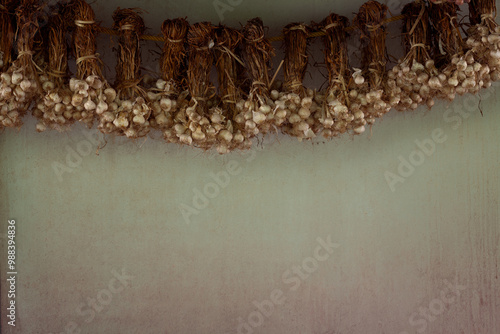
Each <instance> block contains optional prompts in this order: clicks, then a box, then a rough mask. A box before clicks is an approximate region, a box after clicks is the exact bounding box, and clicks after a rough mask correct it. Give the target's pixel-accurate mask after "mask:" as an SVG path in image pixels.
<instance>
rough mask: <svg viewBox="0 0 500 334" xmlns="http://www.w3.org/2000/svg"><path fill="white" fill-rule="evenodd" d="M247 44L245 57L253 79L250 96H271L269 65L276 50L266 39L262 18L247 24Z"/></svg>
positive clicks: (245, 30)
mask: <svg viewBox="0 0 500 334" xmlns="http://www.w3.org/2000/svg"><path fill="white" fill-rule="evenodd" d="M243 36H244V37H245V43H244V44H243V56H244V59H245V64H246V66H247V72H248V74H249V75H250V78H251V79H252V81H253V82H252V88H251V90H250V95H251V96H252V95H258V96H264V97H268V96H269V89H270V87H269V86H270V80H269V63H270V61H271V58H272V56H273V55H274V49H273V47H272V46H271V43H270V42H269V40H267V39H266V38H265V34H264V23H263V22H262V20H261V19H260V18H254V19H252V20H250V21H248V22H247V24H246V25H245V27H244V28H243Z"/></svg>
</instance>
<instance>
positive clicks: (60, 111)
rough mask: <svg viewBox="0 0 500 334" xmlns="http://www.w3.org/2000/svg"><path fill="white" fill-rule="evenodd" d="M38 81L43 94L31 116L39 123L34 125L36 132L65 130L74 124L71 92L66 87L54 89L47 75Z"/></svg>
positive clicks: (52, 82)
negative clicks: (48, 129)
mask: <svg viewBox="0 0 500 334" xmlns="http://www.w3.org/2000/svg"><path fill="white" fill-rule="evenodd" d="M39 80H40V83H41V85H42V90H43V92H44V94H43V95H41V96H40V99H39V100H38V102H37V104H36V106H35V108H34V110H33V116H35V117H36V118H37V119H38V121H39V122H38V124H37V125H36V129H37V131H39V132H42V131H45V130H46V129H47V128H50V129H56V130H59V131H63V130H67V128H68V126H69V125H71V124H72V123H73V122H74V118H73V111H74V107H73V105H72V104H71V99H72V95H73V94H72V92H71V90H70V89H69V87H66V86H62V87H56V84H55V83H54V81H52V80H50V78H49V77H48V76H47V75H41V76H40V77H39Z"/></svg>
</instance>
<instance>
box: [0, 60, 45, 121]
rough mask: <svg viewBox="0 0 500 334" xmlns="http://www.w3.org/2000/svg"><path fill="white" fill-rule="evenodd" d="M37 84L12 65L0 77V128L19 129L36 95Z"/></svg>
mask: <svg viewBox="0 0 500 334" xmlns="http://www.w3.org/2000/svg"><path fill="white" fill-rule="evenodd" d="M38 89H39V87H38V84H37V82H36V81H35V80H34V79H33V78H32V76H29V75H27V73H26V71H25V69H24V68H18V66H16V64H15V63H14V64H13V65H12V66H11V67H10V68H9V70H8V71H7V72H4V73H2V74H1V75H0V105H1V108H0V126H2V127H3V126H5V127H19V126H21V125H22V121H21V119H22V117H23V116H24V114H25V113H26V111H27V110H28V109H29V107H30V105H31V102H32V101H33V100H34V98H35V97H36V94H37V93H38Z"/></svg>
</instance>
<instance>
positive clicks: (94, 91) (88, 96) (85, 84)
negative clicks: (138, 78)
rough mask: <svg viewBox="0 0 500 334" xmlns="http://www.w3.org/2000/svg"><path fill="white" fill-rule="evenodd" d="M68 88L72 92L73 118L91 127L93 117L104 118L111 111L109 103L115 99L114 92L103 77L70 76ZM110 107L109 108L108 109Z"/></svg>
mask: <svg viewBox="0 0 500 334" xmlns="http://www.w3.org/2000/svg"><path fill="white" fill-rule="evenodd" d="M69 88H70V90H71V92H72V93H73V95H72V97H71V105H72V106H73V107H74V109H73V110H74V111H73V118H74V119H75V120H77V121H80V122H83V123H85V124H86V125H87V126H88V127H92V124H93V121H94V118H95V117H96V116H97V115H99V117H100V118H101V119H102V116H104V118H106V116H109V114H106V115H105V113H106V112H112V106H111V104H112V103H113V102H114V101H115V99H116V92H115V90H114V89H113V88H109V87H108V84H107V82H106V81H104V79H102V78H100V77H99V76H97V75H90V76H88V77H87V78H86V79H85V80H79V79H76V78H71V80H70V82H69ZM110 109H111V110H110ZM101 123H102V121H101Z"/></svg>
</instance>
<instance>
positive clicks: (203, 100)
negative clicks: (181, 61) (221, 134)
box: [187, 22, 214, 116]
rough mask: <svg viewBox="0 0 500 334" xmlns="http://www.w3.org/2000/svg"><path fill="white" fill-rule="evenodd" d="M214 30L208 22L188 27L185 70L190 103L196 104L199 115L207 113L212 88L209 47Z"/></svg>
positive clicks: (211, 43) (210, 51) (210, 52)
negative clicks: (187, 56) (187, 54)
mask: <svg viewBox="0 0 500 334" xmlns="http://www.w3.org/2000/svg"><path fill="white" fill-rule="evenodd" d="M213 40H214V31H213V27H212V24H211V23H210V22H200V23H195V24H193V25H192V26H191V27H190V28H189V32H188V43H189V65H188V71H187V78H188V86H189V92H190V94H191V105H195V104H197V109H198V110H199V114H200V116H205V115H206V114H207V111H208V110H207V101H208V99H209V98H210V95H211V93H212V92H213V90H214V88H213V86H212V84H211V83H210V70H211V67H212V63H213V54H212V50H211V48H212V47H213V45H214V41H213Z"/></svg>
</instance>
